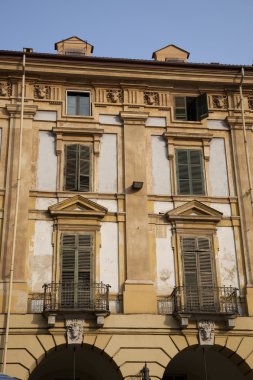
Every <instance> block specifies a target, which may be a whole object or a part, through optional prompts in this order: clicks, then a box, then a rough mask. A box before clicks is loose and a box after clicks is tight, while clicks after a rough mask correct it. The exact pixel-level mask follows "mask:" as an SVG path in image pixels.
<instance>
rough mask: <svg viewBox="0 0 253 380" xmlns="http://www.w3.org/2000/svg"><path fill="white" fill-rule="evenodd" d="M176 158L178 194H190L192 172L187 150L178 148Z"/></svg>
mask: <svg viewBox="0 0 253 380" xmlns="http://www.w3.org/2000/svg"><path fill="white" fill-rule="evenodd" d="M176 159H177V184H178V194H190V193H191V188H190V173H189V163H188V153H187V150H177V151H176Z"/></svg>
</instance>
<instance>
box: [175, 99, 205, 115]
mask: <svg viewBox="0 0 253 380" xmlns="http://www.w3.org/2000/svg"><path fill="white" fill-rule="evenodd" d="M174 107H175V112H174V117H175V119H176V120H188V121H200V120H202V119H205V118H207V117H208V105H207V94H202V95H199V96H197V97H192V96H175V98H174Z"/></svg>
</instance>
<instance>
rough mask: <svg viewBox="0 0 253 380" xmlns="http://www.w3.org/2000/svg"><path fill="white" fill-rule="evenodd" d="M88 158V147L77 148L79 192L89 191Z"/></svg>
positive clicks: (89, 154) (89, 153) (89, 152)
mask: <svg viewBox="0 0 253 380" xmlns="http://www.w3.org/2000/svg"><path fill="white" fill-rule="evenodd" d="M90 156H91V149H90V147H89V146H85V145H80V146H79V176H78V177H79V178H78V179H79V186H78V187H79V188H78V190H80V191H89V190H90Z"/></svg>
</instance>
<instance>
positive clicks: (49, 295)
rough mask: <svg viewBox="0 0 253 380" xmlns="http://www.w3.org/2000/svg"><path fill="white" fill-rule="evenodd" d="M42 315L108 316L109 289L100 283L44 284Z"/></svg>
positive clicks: (108, 286)
mask: <svg viewBox="0 0 253 380" xmlns="http://www.w3.org/2000/svg"><path fill="white" fill-rule="evenodd" d="M43 288H44V300H43V312H44V314H53V313H54V314H58V313H68V312H71V313H73V312H75V313H78V312H82V313H93V314H99V315H100V314H101V315H102V314H103V315H108V314H110V312H109V288H110V285H105V284H103V283H102V282H100V283H94V284H92V285H91V284H86V283H84V282H79V283H73V282H64V283H51V284H44V286H43Z"/></svg>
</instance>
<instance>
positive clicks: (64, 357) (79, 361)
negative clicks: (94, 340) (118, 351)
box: [29, 344, 123, 380]
mask: <svg viewBox="0 0 253 380" xmlns="http://www.w3.org/2000/svg"><path fill="white" fill-rule="evenodd" d="M74 372H75V376H76V377H75V378H76V380H98V379H101V378H108V379H110V380H122V379H123V377H122V374H121V372H120V370H119V368H118V367H117V365H116V364H115V362H114V361H113V360H112V358H110V357H109V356H108V355H107V354H106V353H105V352H104V351H102V350H100V349H99V348H97V347H95V346H91V345H89V344H82V345H66V344H61V345H59V346H57V347H55V348H52V349H50V350H49V351H48V352H47V353H46V356H45V357H44V359H42V361H41V362H40V364H38V366H37V367H36V368H35V369H34V370H33V372H32V373H31V375H30V377H29V380H52V379H57V380H68V379H72V378H73V373H74Z"/></svg>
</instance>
